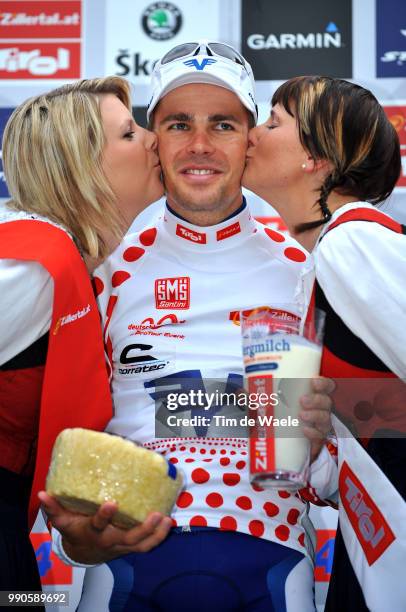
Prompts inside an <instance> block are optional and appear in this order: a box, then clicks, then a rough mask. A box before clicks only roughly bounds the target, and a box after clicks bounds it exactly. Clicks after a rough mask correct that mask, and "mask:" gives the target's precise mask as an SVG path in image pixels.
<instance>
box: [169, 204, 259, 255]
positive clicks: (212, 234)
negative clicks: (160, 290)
mask: <svg viewBox="0 0 406 612" xmlns="http://www.w3.org/2000/svg"><path fill="white" fill-rule="evenodd" d="M244 201H245V200H244ZM164 227H165V229H166V231H167V232H168V233H169V234H170V235H171V236H172V237H173V238H174V239H176V240H177V241H178V243H179V246H180V247H186V248H192V249H196V250H199V249H200V250H204V249H208V248H209V249H210V250H213V249H217V248H224V247H225V246H231V245H234V244H236V243H238V242H241V241H242V240H243V239H244V238H245V237H246V236H248V235H251V234H253V233H254V232H255V231H256V225H255V221H254V219H253V217H252V215H251V212H250V210H249V208H248V206H247V205H245V206H243V207H242V208H240V209H239V212H238V211H237V213H236V214H234V215H232V216H231V217H228V218H227V219H226V220H225V221H222V222H221V223H217V224H216V225H211V226H209V227H201V226H199V225H194V224H193V223H189V222H188V221H186V220H184V219H182V218H181V217H178V216H177V215H176V214H174V213H173V212H172V211H171V210H169V209H168V207H167V206H166V208H165V214H164Z"/></svg>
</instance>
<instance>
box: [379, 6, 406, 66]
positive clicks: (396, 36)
mask: <svg viewBox="0 0 406 612" xmlns="http://www.w3.org/2000/svg"><path fill="white" fill-rule="evenodd" d="M376 76H377V77H378V78H379V77H405V76H406V2H405V0H376Z"/></svg>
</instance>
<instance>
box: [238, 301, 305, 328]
mask: <svg viewBox="0 0 406 612" xmlns="http://www.w3.org/2000/svg"><path fill="white" fill-rule="evenodd" d="M262 313H270V314H271V315H273V316H275V317H278V320H280V319H285V320H286V321H287V322H288V323H289V322H292V324H295V323H297V322H298V321H300V317H298V316H297V315H295V314H293V313H292V312H287V311H286V310H279V309H278V308H271V307H270V306H260V307H258V308H251V309H250V310H244V311H243V315H244V317H251V316H252V317H254V316H255V315H256V314H258V315H259V314H262ZM228 319H229V321H232V323H234V325H238V326H240V325H241V312H240V311H239V310H232V311H231V312H230V314H229V316H228Z"/></svg>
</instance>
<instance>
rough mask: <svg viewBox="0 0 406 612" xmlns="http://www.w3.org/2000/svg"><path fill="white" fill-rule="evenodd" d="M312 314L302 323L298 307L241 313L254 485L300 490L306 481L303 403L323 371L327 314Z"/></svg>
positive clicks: (307, 453)
mask: <svg viewBox="0 0 406 612" xmlns="http://www.w3.org/2000/svg"><path fill="white" fill-rule="evenodd" d="M310 313H311V314H310ZM310 313H309V314H308V315H307V317H305V318H303V319H302V318H301V317H300V316H299V314H298V312H297V306H295V305H293V304H279V305H275V306H261V307H258V308H255V309H252V310H245V311H242V312H241V315H240V320H241V331H242V343H243V359H244V372H245V388H246V391H247V394H248V398H247V403H248V405H249V408H250V411H249V415H250V420H249V426H250V427H249V431H250V437H249V444H250V472H251V481H252V482H254V483H256V484H258V485H260V486H264V487H276V488H281V489H300V488H302V487H304V486H306V483H307V479H308V470H309V457H310V441H309V440H308V439H307V438H306V437H305V436H304V434H303V431H302V424H301V421H300V419H299V412H300V410H301V406H300V401H299V400H300V398H301V397H302V396H303V395H305V394H307V393H309V392H310V391H311V378H312V377H313V376H316V375H317V374H319V372H320V361H321V352H322V335H323V328H324V313H323V312H322V311H320V310H318V309H315V308H312V309H311V310H310Z"/></svg>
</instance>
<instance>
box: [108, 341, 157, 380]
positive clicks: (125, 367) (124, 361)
mask: <svg viewBox="0 0 406 612" xmlns="http://www.w3.org/2000/svg"><path fill="white" fill-rule="evenodd" d="M152 348H153V347H152V344H141V343H140V344H127V346H125V347H124V348H123V350H122V351H121V354H120V366H119V369H118V371H119V374H122V375H124V376H129V375H130V376H131V375H134V374H144V373H149V372H151V373H156V372H157V371H161V370H163V369H164V368H165V367H166V366H167V365H168V364H169V361H167V360H166V359H157V358H156V357H154V356H153V355H151V353H150V351H151V349H152Z"/></svg>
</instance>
